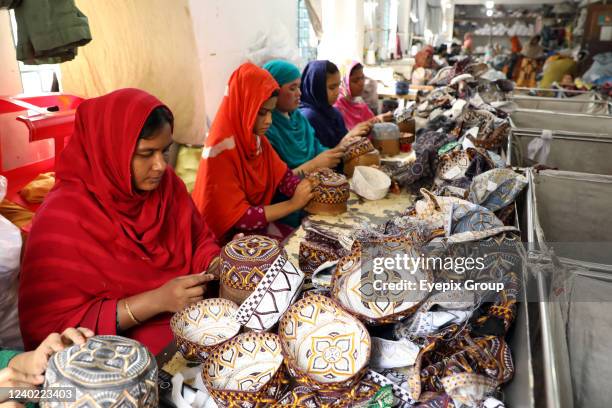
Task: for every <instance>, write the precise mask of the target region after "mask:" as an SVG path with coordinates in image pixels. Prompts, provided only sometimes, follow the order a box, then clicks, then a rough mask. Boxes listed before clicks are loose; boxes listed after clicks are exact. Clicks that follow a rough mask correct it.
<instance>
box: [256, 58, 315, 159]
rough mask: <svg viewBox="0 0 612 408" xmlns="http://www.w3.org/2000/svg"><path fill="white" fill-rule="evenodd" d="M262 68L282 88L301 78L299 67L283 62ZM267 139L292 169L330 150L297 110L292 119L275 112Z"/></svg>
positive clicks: (278, 61) (270, 63) (269, 63)
mask: <svg viewBox="0 0 612 408" xmlns="http://www.w3.org/2000/svg"><path fill="white" fill-rule="evenodd" d="M263 68H264V69H265V70H267V71H268V72H269V73H270V74H272V76H273V77H274V79H276V82H278V85H279V86H283V85H285V84H287V83H289V82H291V81H295V80H296V79H298V78H300V77H301V75H302V74H301V73H300V70H299V69H298V67H296V66H295V65H293V64H292V63H290V62H287V61H283V60H272V61H269V62H268V63H266V64H265V65H264V66H263ZM266 136H267V137H268V140H269V141H270V143H272V146H273V147H274V150H276V152H277V153H278V155H279V156H280V158H281V159H283V161H284V162H285V163H287V165H288V166H289V168H291V169H295V168H296V167H299V166H301V165H302V164H304V163H305V162H307V161H309V160H312V159H313V158H314V157H315V156H317V155H318V154H319V153H321V152H323V151H325V150H327V148H326V147H325V146H323V145H322V144H321V142H319V139H317V138H316V137H315V132H314V129H313V128H312V126H310V123H309V122H308V119H306V117H304V115H302V114H301V113H300V111H299V110H298V109H296V110H294V111H293V112H291V113H289V117H287V116H286V115H284V114H283V113H281V112H279V111H277V110H275V111H273V112H272V126H270V129H268V131H267V132H266Z"/></svg>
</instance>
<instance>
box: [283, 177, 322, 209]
mask: <svg viewBox="0 0 612 408" xmlns="http://www.w3.org/2000/svg"><path fill="white" fill-rule="evenodd" d="M315 187H316V186H315V185H314V183H313V182H312V181H310V180H308V179H303V180H302V181H300V184H298V185H297V187H296V188H295V193H293V197H291V199H290V200H289V201H290V203H291V204H292V205H293V206H294V208H295V209H296V210H299V209H302V208H304V207H305V206H306V204H308V203H309V202H310V200H312V198H313V197H314V192H313V191H312V190H313V188H315Z"/></svg>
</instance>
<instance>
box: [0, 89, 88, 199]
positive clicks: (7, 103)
mask: <svg viewBox="0 0 612 408" xmlns="http://www.w3.org/2000/svg"><path fill="white" fill-rule="evenodd" d="M83 100H84V98H81V97H79V96H75V95H69V94H64V93H45V94H41V95H34V96H25V95H17V96H0V172H1V173H2V174H3V175H4V176H5V177H6V178H7V179H8V191H7V198H8V199H9V200H11V201H15V202H17V203H19V204H21V205H24V206H26V207H28V208H31V209H33V207H36V206H32V205H30V204H28V203H25V202H23V200H21V197H20V196H19V195H18V194H17V192H18V191H19V190H21V189H22V188H23V186H25V185H26V184H27V183H29V182H30V181H31V180H32V179H34V178H35V177H36V176H37V175H38V174H40V173H44V172H48V171H53V170H54V169H55V160H56V159H57V157H59V154H60V153H61V151H62V150H63V149H64V144H65V139H66V138H67V137H69V136H71V135H72V133H73V131H74V117H75V113H76V108H77V107H78V106H79V104H80V103H81V102H82V101H83ZM49 108H53V111H49V110H48V109H49ZM17 122H22V123H23V124H24V125H22V126H18V125H16V123H17ZM14 138H27V139H25V140H27V141H28V144H27V145H24V144H23V140H21V139H14ZM43 140H53V153H52V154H49V152H48V149H49V147H48V146H47V145H42V146H40V147H38V148H37V147H35V146H37V145H36V144H35V143H36V142H40V141H43ZM2 141H4V142H5V143H4V145H3V143H2ZM7 141H9V142H15V141H18V142H20V143H21V145H20V149H19V150H20V151H18V152H11V151H9V149H10V146H6V144H8V143H6V142H7ZM39 145H40V144H39ZM45 153H47V154H45ZM11 154H13V155H14V156H9V157H11V158H12V159H15V160H13V161H19V165H17V166H15V165H13V166H10V165H7V164H6V163H5V162H3V157H7V155H11ZM17 159H18V160H17ZM13 164H14V163H13Z"/></svg>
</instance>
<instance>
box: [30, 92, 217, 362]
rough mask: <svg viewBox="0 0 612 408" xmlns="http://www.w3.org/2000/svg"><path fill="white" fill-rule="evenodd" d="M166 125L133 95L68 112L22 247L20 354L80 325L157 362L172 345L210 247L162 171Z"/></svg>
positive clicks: (212, 253) (205, 275) (174, 180)
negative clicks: (66, 133)
mask: <svg viewBox="0 0 612 408" xmlns="http://www.w3.org/2000/svg"><path fill="white" fill-rule="evenodd" d="M173 122H174V120H173V117H172V113H171V112H170V110H169V109H168V108H167V107H166V106H164V105H163V104H162V102H160V101H159V100H158V99H157V98H155V97H154V96H152V95H149V94H148V93H146V92H144V91H140V90H137V89H122V90H118V91H115V92H112V93H110V94H108V95H105V96H101V97H99V98H93V99H89V100H87V101H85V102H83V103H82V104H81V105H80V106H79V108H78V109H77V113H76V123H75V132H74V135H73V136H72V139H71V140H70V143H69V144H68V146H67V147H66V149H65V150H64V152H63V153H62V155H61V156H60V158H59V163H58V166H57V172H56V177H57V184H56V185H55V187H54V189H53V190H52V191H51V193H49V195H48V196H47V198H46V200H45V202H44V203H43V205H42V206H41V207H40V209H39V210H38V211H37V213H36V217H35V218H34V222H33V225H32V231H31V233H30V235H29V238H28V242H27V247H26V251H25V258H24V262H23V267H22V270H21V282H20V288H19V317H20V323H21V330H22V333H23V338H24V342H25V345H26V348H28V349H32V348H34V347H35V346H36V345H37V344H38V343H40V342H41V341H42V340H43V339H44V338H45V337H46V336H47V335H48V334H49V333H51V332H61V331H62V330H64V329H65V328H67V327H71V326H83V327H87V328H89V329H91V330H93V331H94V332H95V333H96V334H121V335H124V336H127V337H131V338H133V339H136V340H138V341H140V342H142V343H143V344H144V345H145V346H147V347H148V348H149V349H150V351H151V352H152V353H154V354H157V353H159V352H160V351H161V350H162V349H163V348H164V347H166V345H167V344H168V343H169V342H170V341H171V340H172V333H171V331H170V327H169V317H170V313H172V312H176V311H179V310H181V309H182V308H183V307H185V306H187V305H189V304H192V303H195V302H197V301H199V300H200V299H202V297H203V296H204V294H205V289H206V282H208V281H210V280H212V279H213V278H214V276H213V272H214V273H215V274H216V265H217V263H218V262H217V261H216V257H217V255H218V254H219V247H218V245H217V244H216V242H215V240H214V237H213V235H212V234H211V232H210V230H209V229H208V228H207V226H206V225H205V224H204V222H203V220H202V217H201V216H200V215H199V213H198V211H197V210H196V208H195V206H194V204H193V201H192V200H191V198H190V197H189V194H188V192H187V189H186V188H185V185H184V184H183V182H182V181H181V180H180V179H179V178H178V177H177V176H176V175H175V174H174V172H173V171H172V169H171V168H170V167H168V166H167V164H166V154H167V151H168V149H169V147H170V145H171V144H172V129H173ZM213 259H215V261H214V262H213ZM203 271H207V272H203Z"/></svg>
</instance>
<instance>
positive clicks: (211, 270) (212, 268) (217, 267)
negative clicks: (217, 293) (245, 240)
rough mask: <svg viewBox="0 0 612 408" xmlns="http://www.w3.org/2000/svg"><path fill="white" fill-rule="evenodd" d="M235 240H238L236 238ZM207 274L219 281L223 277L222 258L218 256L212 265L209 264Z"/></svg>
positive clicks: (211, 262)
mask: <svg viewBox="0 0 612 408" xmlns="http://www.w3.org/2000/svg"><path fill="white" fill-rule="evenodd" d="M243 235H244V234H243ZM240 238H242V237H240ZM234 239H236V238H235V237H234ZM206 273H208V274H210V275H213V276H214V277H215V279H219V278H220V277H221V258H219V257H218V256H216V257H214V258H213V260H212V261H210V264H208V269H206Z"/></svg>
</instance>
